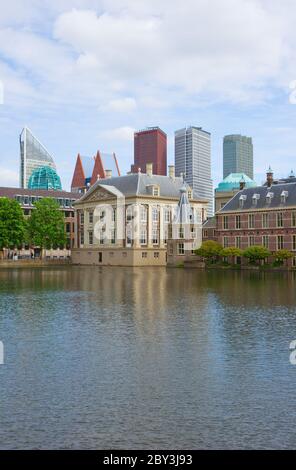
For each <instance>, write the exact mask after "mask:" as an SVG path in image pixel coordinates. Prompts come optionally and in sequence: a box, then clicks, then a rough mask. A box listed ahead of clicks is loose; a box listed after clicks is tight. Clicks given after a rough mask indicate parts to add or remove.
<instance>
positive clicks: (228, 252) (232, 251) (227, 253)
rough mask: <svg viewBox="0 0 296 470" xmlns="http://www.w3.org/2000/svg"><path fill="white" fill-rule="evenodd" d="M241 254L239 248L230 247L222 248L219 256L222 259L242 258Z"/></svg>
mask: <svg viewBox="0 0 296 470" xmlns="http://www.w3.org/2000/svg"><path fill="white" fill-rule="evenodd" d="M242 254H243V252H242V250H240V249H239V248H235V247H234V246H230V247H229V248H223V250H222V251H221V252H220V256H223V258H230V257H234V256H242Z"/></svg>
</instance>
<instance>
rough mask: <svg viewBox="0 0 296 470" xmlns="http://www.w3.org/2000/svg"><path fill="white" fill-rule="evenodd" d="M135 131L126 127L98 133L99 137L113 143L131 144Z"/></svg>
mask: <svg viewBox="0 0 296 470" xmlns="http://www.w3.org/2000/svg"><path fill="white" fill-rule="evenodd" d="M134 132H135V129H133V128H132V127H128V126H123V127H117V128H116V129H108V130H105V131H102V132H101V133H100V137H102V138H105V139H107V140H114V141H128V142H131V141H132V140H133V138H134Z"/></svg>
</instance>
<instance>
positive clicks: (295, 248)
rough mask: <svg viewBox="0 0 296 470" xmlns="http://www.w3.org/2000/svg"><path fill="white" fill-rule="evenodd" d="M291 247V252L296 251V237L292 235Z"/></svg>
mask: <svg viewBox="0 0 296 470" xmlns="http://www.w3.org/2000/svg"><path fill="white" fill-rule="evenodd" d="M292 247H293V248H292V249H293V251H296V235H293V241H292Z"/></svg>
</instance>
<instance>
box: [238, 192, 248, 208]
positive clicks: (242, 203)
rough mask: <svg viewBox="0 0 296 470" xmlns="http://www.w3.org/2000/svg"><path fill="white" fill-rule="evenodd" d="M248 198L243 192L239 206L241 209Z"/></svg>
mask: <svg viewBox="0 0 296 470" xmlns="http://www.w3.org/2000/svg"><path fill="white" fill-rule="evenodd" d="M246 200H247V196H246V195H245V194H241V196H240V197H239V207H240V208H241V209H242V208H243V207H244V204H245V201H246Z"/></svg>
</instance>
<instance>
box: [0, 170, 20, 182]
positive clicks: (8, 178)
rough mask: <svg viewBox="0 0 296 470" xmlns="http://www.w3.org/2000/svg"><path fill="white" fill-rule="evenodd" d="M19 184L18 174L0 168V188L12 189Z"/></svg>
mask: <svg viewBox="0 0 296 470" xmlns="http://www.w3.org/2000/svg"><path fill="white" fill-rule="evenodd" d="M18 184H19V176H18V173H17V172H15V171H12V170H8V169H7V168H4V167H0V186H4V187H10V186H12V187H14V186H18Z"/></svg>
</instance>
